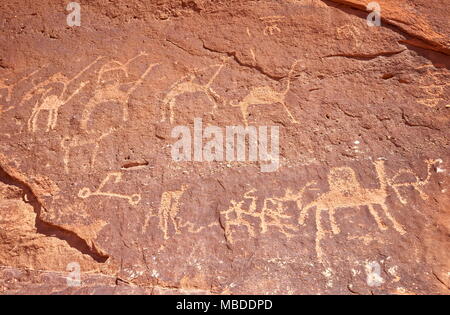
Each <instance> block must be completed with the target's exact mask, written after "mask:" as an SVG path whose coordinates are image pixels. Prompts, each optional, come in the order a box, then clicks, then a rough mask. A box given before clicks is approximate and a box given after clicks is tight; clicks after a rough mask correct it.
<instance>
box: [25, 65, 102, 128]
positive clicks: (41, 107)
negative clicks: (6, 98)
mask: <svg viewBox="0 0 450 315" xmlns="http://www.w3.org/2000/svg"><path fill="white" fill-rule="evenodd" d="M99 59H101V57H99V58H97V59H96V60H95V61H94V62H92V63H91V64H89V65H88V66H87V67H86V68H84V69H83V70H82V71H80V72H79V73H78V74H77V75H75V76H74V77H73V78H71V79H69V78H67V77H66V76H65V75H63V74H62V73H61V72H58V73H56V74H54V75H52V76H51V77H50V78H49V79H47V80H45V81H43V82H41V83H39V84H38V85H36V86H35V87H33V88H32V89H31V90H30V91H28V92H27V94H26V95H25V97H24V98H23V100H22V102H23V101H28V100H30V99H32V98H33V96H34V94H35V93H36V92H37V93H38V94H40V97H39V98H38V100H37V102H36V105H35V106H34V108H33V111H32V113H31V116H30V119H29V120H28V130H29V131H32V132H35V131H36V130H37V129H38V126H37V122H38V118H39V115H40V114H41V112H43V111H47V112H48V118H47V129H46V131H47V132H49V131H50V130H53V129H55V127H56V124H57V121H58V114H59V109H60V108H61V106H63V105H65V104H67V103H69V102H70V101H71V100H72V98H73V97H74V96H75V95H77V94H79V93H80V91H81V90H82V89H83V87H84V86H86V83H85V82H82V83H81V84H80V85H79V87H78V88H77V89H76V90H75V91H74V92H72V93H71V94H69V95H68V96H66V94H67V90H68V87H69V85H70V84H71V83H72V82H74V81H75V80H77V79H78V78H79V77H80V76H81V75H82V74H83V73H85V72H86V71H87V70H89V69H90V68H91V67H92V66H93V65H94V64H95V63H96V62H97V61H98V60H99ZM58 85H62V87H63V88H62V90H61V91H60V92H59V93H57V94H55V93H54V92H55V90H56V89H55V86H58ZM22 102H21V103H22Z"/></svg>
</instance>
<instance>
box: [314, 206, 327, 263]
mask: <svg viewBox="0 0 450 315" xmlns="http://www.w3.org/2000/svg"><path fill="white" fill-rule="evenodd" d="M321 212H322V210H320V209H317V210H316V228H317V231H316V254H317V259H318V260H319V262H320V263H321V264H323V263H324V260H323V257H324V254H323V251H322V246H321V244H320V242H321V241H322V239H323V238H324V236H325V231H324V229H323V227H322V222H321Z"/></svg>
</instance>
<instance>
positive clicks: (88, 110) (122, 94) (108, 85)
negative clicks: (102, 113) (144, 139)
mask: <svg viewBox="0 0 450 315" xmlns="http://www.w3.org/2000/svg"><path fill="white" fill-rule="evenodd" d="M141 56H147V54H145V53H140V54H138V55H137V56H135V57H134V58H131V59H129V60H128V61H127V62H125V63H121V62H119V61H117V60H113V61H110V62H108V63H106V64H105V65H103V66H102V67H101V69H100V71H99V73H98V79H97V83H96V85H97V86H96V89H95V92H94V95H93V96H92V97H91V99H90V100H89V102H88V103H87V104H86V106H85V109H84V111H83V114H82V118H81V123H80V125H81V128H82V129H84V130H87V129H88V123H89V121H90V119H91V115H92V112H93V111H94V110H95V109H96V108H97V106H99V105H101V104H102V103H105V102H116V103H119V104H120V105H121V106H122V110H123V116H122V119H123V121H128V118H129V113H128V102H129V99H130V96H131V94H132V93H133V92H134V91H136V89H137V88H138V87H139V86H140V85H141V84H142V83H143V82H144V79H145V78H146V77H147V75H148V74H149V73H150V71H151V70H153V68H154V67H156V66H158V65H159V63H154V64H151V65H149V66H148V67H147V69H146V70H145V71H144V73H143V74H142V75H141V76H140V77H139V79H138V80H136V81H132V82H126V83H122V82H120V80H118V79H112V80H105V78H104V75H105V74H107V73H110V72H113V71H118V72H122V73H123V74H124V75H125V77H126V78H128V77H129V76H130V73H129V66H130V64H131V63H132V62H133V61H135V60H136V59H137V58H139V57H141ZM125 86H129V87H128V89H127V90H126V91H124V90H122V88H123V87H125Z"/></svg>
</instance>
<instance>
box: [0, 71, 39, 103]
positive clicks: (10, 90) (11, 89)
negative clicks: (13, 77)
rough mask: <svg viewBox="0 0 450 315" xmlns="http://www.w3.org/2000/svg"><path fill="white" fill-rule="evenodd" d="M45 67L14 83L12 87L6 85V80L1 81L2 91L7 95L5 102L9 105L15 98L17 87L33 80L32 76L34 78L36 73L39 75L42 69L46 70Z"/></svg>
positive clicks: (0, 89) (0, 87)
mask: <svg viewBox="0 0 450 315" xmlns="http://www.w3.org/2000/svg"><path fill="white" fill-rule="evenodd" d="M45 67H46V66H44V67H41V68H39V69H37V70H35V71H33V72H31V73H30V74H29V75H26V76H24V77H23V78H21V79H20V80H19V81H17V82H16V83H14V84H11V85H8V84H6V82H5V80H4V79H0V91H2V90H6V95H5V96H4V98H5V101H6V102H7V103H9V102H11V99H12V96H13V93H14V89H15V88H16V86H17V85H18V84H19V83H21V82H24V81H26V80H28V79H29V78H31V77H32V76H34V75H35V74H36V73H38V72H39V71H40V70H41V69H43V68H45Z"/></svg>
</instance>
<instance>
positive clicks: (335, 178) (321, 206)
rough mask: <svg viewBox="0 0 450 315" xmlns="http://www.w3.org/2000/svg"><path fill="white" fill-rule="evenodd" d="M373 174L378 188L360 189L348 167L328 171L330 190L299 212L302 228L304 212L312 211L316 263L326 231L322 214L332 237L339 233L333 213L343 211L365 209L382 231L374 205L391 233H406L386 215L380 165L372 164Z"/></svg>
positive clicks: (382, 171) (320, 255) (321, 255)
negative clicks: (374, 171) (324, 213)
mask: <svg viewBox="0 0 450 315" xmlns="http://www.w3.org/2000/svg"><path fill="white" fill-rule="evenodd" d="M374 166H375V170H376V172H377V178H378V181H379V185H380V188H378V189H367V188H363V187H362V186H361V184H360V183H359V181H358V180H357V178H356V174H355V171H354V170H353V169H352V168H350V167H336V168H333V169H331V171H330V173H329V175H328V184H329V187H330V190H329V191H328V192H326V193H323V194H321V195H320V196H319V197H318V198H317V199H316V200H314V201H313V202H311V203H309V204H307V205H305V206H303V207H302V208H301V211H300V216H299V221H298V222H299V224H300V225H304V224H305V220H306V217H307V215H308V212H309V211H310V210H312V209H314V208H315V209H316V211H315V220H316V228H317V232H316V253H317V257H318V259H319V261H320V262H322V263H323V257H324V254H323V251H322V248H321V241H322V239H323V238H324V237H325V234H326V231H325V229H324V228H323V226H322V222H321V217H322V212H324V211H327V212H328V215H329V219H330V223H331V229H332V232H333V234H339V233H340V229H339V226H338V225H337V223H336V217H335V216H336V210H338V209H343V208H358V207H361V206H367V207H368V208H369V212H370V214H371V215H372V216H373V218H374V219H375V222H376V223H377V225H378V228H379V229H380V230H386V229H387V226H386V225H385V224H384V223H383V222H382V220H381V218H380V216H379V215H378V213H377V212H376V210H375V208H374V206H375V205H378V206H380V207H381V209H382V210H383V212H384V214H385V216H386V217H387V218H388V219H389V220H390V221H391V223H392V225H393V227H394V229H395V230H396V231H397V232H399V233H400V234H402V235H403V234H405V233H406V231H405V229H404V228H403V226H402V225H400V224H399V223H398V222H397V221H396V220H395V218H394V217H393V216H392V215H391V214H390V212H389V209H388V207H387V205H386V198H387V196H388V194H387V186H388V181H389V180H388V178H387V177H386V173H385V167H384V161H376V162H375V163H374Z"/></svg>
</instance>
